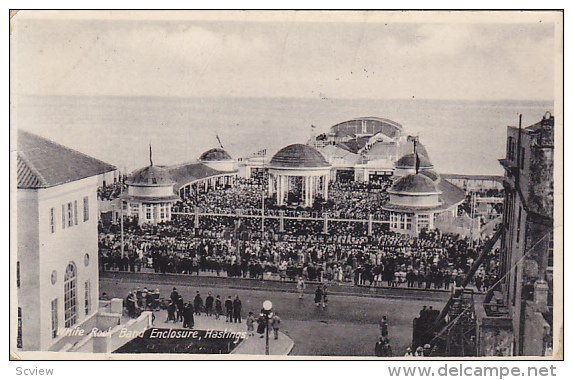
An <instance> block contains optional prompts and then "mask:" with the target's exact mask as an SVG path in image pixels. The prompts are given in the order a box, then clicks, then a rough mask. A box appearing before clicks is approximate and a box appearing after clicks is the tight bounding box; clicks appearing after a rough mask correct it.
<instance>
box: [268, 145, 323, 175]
mask: <svg viewBox="0 0 573 380" xmlns="http://www.w3.org/2000/svg"><path fill="white" fill-rule="evenodd" d="M270 166H273V167H280V168H293V169H296V168H324V167H329V166H330V164H329V163H328V162H327V161H326V159H325V158H324V156H323V155H322V154H321V153H320V152H319V151H318V150H316V149H315V148H313V147H311V146H308V145H304V144H291V145H288V146H285V147H284V148H282V149H281V150H279V151H278V152H277V153H276V154H275V155H274V156H273V158H272V159H271V164H270Z"/></svg>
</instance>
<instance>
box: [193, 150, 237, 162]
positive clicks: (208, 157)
mask: <svg viewBox="0 0 573 380" xmlns="http://www.w3.org/2000/svg"><path fill="white" fill-rule="evenodd" d="M199 160H201V161H231V160H233V158H232V157H231V156H230V155H229V153H227V152H226V151H225V150H224V149H221V148H213V149H209V150H208V151H206V152H205V153H203V154H202V155H201V157H199Z"/></svg>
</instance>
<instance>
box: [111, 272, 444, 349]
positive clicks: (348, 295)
mask: <svg viewBox="0 0 573 380" xmlns="http://www.w3.org/2000/svg"><path fill="white" fill-rule="evenodd" d="M144 286H147V287H148V288H149V289H155V288H158V289H159V290H160V292H161V295H162V296H163V297H168V296H169V294H170V292H171V290H172V288H173V287H174V286H175V287H177V290H178V291H179V293H180V294H181V295H182V296H183V298H184V300H191V299H192V298H193V297H194V295H195V293H196V292H197V291H200V292H201V295H202V297H203V299H204V298H205V297H206V296H207V293H208V292H211V293H212V294H213V295H220V296H221V298H223V299H225V298H226V297H227V296H232V297H234V296H235V295H239V297H240V298H241V300H242V302H243V311H244V313H245V315H246V314H247V313H248V312H249V311H253V312H255V313H256V312H258V311H260V310H261V307H262V303H263V302H264V301H265V300H271V301H272V302H273V305H274V306H273V309H274V310H275V311H276V312H278V313H279V315H280V317H281V319H282V323H281V331H282V333H284V334H285V336H286V337H288V338H290V339H291V340H292V341H293V342H294V347H292V350H291V351H290V355H291V356H308V355H312V356H317V355H320V356H373V354H374V345H375V343H376V340H377V339H378V335H379V327H378V322H379V321H380V319H381V317H382V316H383V315H386V316H387V317H388V319H389V337H390V341H391V344H392V347H393V350H394V353H395V354H396V355H398V356H401V355H402V354H403V352H405V349H406V347H408V346H409V345H410V342H411V340H412V320H413V319H414V318H415V317H417V316H418V315H419V311H420V309H421V308H422V306H432V307H433V308H434V309H441V308H442V307H443V306H444V305H445V304H446V302H447V300H448V298H449V293H448V292H432V291H422V290H415V291H414V290H409V289H404V288H397V289H381V290H380V289H375V290H374V291H371V290H370V289H368V288H362V287H355V286H339V287H335V286H332V287H331V288H330V296H329V305H328V307H327V308H325V309H322V308H320V307H319V308H317V307H316V306H315V304H314V302H313V299H312V298H313V294H312V293H313V291H314V287H311V286H309V288H308V289H307V294H305V297H304V299H302V300H299V299H298V297H297V294H296V286H295V284H293V283H280V282H273V281H260V280H244V279H230V278H212V277H207V276H190V275H167V274H165V275H162V274H144V273H141V274H138V273H117V272H114V273H104V274H102V275H101V276H100V293H102V292H106V293H107V294H108V295H109V296H111V297H119V298H124V297H125V296H126V294H127V292H128V291H130V290H134V289H135V288H136V287H140V288H142V287H144ZM199 318H202V317H198V318H197V324H196V327H197V328H201V327H200V326H201V323H202V322H201V320H200V319H199ZM164 320H165V318H161V317H157V318H156V321H157V322H158V323H159V322H162V321H164ZM208 323H212V322H208ZM222 323H223V324H224V323H225V322H222ZM242 327H245V326H244V325H243V326H242ZM223 328H224V327H223ZM281 338H282V335H281V337H280V338H279V342H282V339H281ZM257 340H258V342H260V343H253V341H255V342H256V341H257ZM262 341H264V339H260V338H257V337H255V338H254V339H252V338H251V339H249V340H246V341H245V342H247V343H246V345H245V346H244V348H242V349H245V350H246V349H248V348H249V347H250V346H249V345H250V344H253V346H251V347H253V348H252V351H251V352H255V353H257V352H264V351H263V350H261V346H262V343H263V342H262ZM248 342H251V343H248ZM238 348H241V346H239V347H238ZM271 352H273V351H272V348H271ZM239 353H240V352H239Z"/></svg>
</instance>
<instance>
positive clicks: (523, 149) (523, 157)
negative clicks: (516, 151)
mask: <svg viewBox="0 0 573 380" xmlns="http://www.w3.org/2000/svg"><path fill="white" fill-rule="evenodd" d="M519 160H520V161H521V162H520V165H519V166H520V167H521V170H523V168H524V167H525V148H523V147H522V148H521V156H520V157H519Z"/></svg>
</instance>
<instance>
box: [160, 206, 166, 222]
mask: <svg viewBox="0 0 573 380" xmlns="http://www.w3.org/2000/svg"><path fill="white" fill-rule="evenodd" d="M159 211H160V218H161V220H163V219H165V208H164V207H163V206H161V207H160V209H159Z"/></svg>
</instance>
